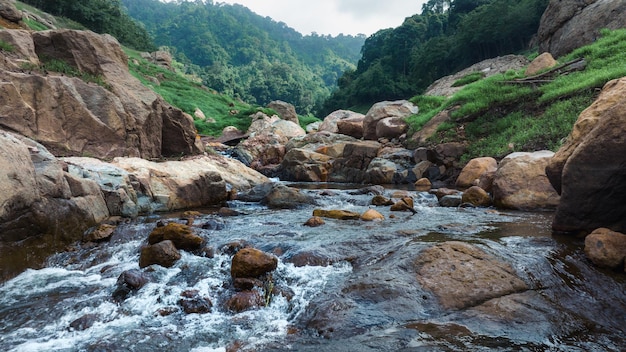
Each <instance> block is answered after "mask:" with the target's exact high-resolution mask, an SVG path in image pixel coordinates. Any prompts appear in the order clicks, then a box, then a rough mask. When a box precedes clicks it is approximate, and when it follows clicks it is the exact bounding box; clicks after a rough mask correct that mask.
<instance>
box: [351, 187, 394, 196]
mask: <svg viewBox="0 0 626 352" xmlns="http://www.w3.org/2000/svg"><path fill="white" fill-rule="evenodd" d="M348 194H351V195H360V194H371V195H375V196H381V195H383V194H385V188H384V187H383V186H380V185H374V186H368V187H363V188H359V189H357V190H354V191H350V192H348Z"/></svg>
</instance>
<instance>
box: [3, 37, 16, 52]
mask: <svg viewBox="0 0 626 352" xmlns="http://www.w3.org/2000/svg"><path fill="white" fill-rule="evenodd" d="M14 50H15V47H13V45H11V44H9V43H7V42H5V41H3V40H0V51H5V52H7V53H12V52H13V51H14Z"/></svg>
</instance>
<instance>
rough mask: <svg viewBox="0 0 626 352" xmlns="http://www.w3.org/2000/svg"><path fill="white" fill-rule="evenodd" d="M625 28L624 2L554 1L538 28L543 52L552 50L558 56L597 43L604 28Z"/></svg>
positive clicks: (597, 0)
mask: <svg viewBox="0 0 626 352" xmlns="http://www.w3.org/2000/svg"><path fill="white" fill-rule="evenodd" d="M624 27H626V2H624V1H612V0H570V1H561V0H550V3H549V4H548V7H547V8H546V10H545V11H544V13H543V16H542V17H541V21H540V23H539V29H538V30H537V40H538V42H539V52H549V53H551V54H552V55H553V56H554V57H557V58H558V57H560V56H562V55H565V54H567V53H569V52H570V51H572V50H574V49H576V48H579V47H581V46H584V45H587V44H591V43H593V42H594V41H595V40H596V39H597V38H598V37H599V36H600V31H601V30H602V29H604V28H608V29H618V28H624Z"/></svg>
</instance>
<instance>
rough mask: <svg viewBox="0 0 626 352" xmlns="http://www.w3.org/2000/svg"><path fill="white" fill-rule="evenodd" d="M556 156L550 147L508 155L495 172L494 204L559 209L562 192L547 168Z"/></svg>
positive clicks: (523, 207)
mask: <svg viewBox="0 0 626 352" xmlns="http://www.w3.org/2000/svg"><path fill="white" fill-rule="evenodd" d="M553 155H554V153H553V152H551V151H548V150H544V151H538V152H534V153H512V154H509V155H507V156H506V157H505V158H504V159H503V160H502V161H501V162H500V167H499V168H498V170H497V171H496V173H495V175H494V179H493V198H494V199H493V202H494V204H495V205H496V206H497V207H499V208H507V209H519V210H541V209H554V208H556V207H557V206H558V205H559V195H558V194H557V193H556V191H555V190H554V188H553V187H552V185H551V184H550V181H549V180H548V177H547V176H546V171H545V170H546V166H547V165H548V163H549V162H550V159H551V158H552V156H553Z"/></svg>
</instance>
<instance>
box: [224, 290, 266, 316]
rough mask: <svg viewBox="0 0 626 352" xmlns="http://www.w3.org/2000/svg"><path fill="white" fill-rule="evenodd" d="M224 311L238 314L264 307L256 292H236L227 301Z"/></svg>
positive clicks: (263, 301) (262, 300)
mask: <svg viewBox="0 0 626 352" xmlns="http://www.w3.org/2000/svg"><path fill="white" fill-rule="evenodd" d="M225 306H226V309H228V310H229V311H231V312H235V313H240V312H243V311H246V310H250V309H255V308H259V307H263V306H265V300H264V299H263V297H262V296H261V294H260V293H259V292H258V291H256V290H249V291H241V292H236V293H235V294H234V295H233V296H232V297H231V298H230V299H229V300H228V301H226V304H225Z"/></svg>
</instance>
